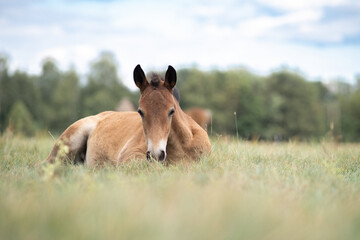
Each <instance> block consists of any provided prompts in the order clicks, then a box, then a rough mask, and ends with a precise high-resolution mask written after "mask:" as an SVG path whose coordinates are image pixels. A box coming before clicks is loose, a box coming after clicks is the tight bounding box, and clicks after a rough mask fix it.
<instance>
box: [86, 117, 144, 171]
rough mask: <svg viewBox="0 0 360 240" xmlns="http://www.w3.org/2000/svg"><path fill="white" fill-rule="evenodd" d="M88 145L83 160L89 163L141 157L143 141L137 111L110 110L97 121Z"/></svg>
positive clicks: (94, 163)
mask: <svg viewBox="0 0 360 240" xmlns="http://www.w3.org/2000/svg"><path fill="white" fill-rule="evenodd" d="M87 144H88V146H87V152H86V163H87V164H88V165H90V166H93V165H96V164H98V163H102V162H106V161H110V162H112V163H114V164H117V163H119V162H124V161H127V160H130V159H134V158H144V157H145V152H146V144H145V139H144V134H143V129H142V122H141V118H140V116H139V114H138V113H137V112H110V113H109V114H108V115H107V116H106V117H105V118H103V119H102V120H100V121H99V122H98V123H97V126H96V128H95V129H94V131H93V133H92V134H91V135H90V136H89V139H88V143H87Z"/></svg>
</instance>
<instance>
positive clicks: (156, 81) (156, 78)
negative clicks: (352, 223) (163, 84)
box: [150, 73, 164, 87]
mask: <svg viewBox="0 0 360 240" xmlns="http://www.w3.org/2000/svg"><path fill="white" fill-rule="evenodd" d="M150 79H151V80H150V84H151V86H153V87H158V86H159V83H160V81H164V79H162V77H161V76H160V75H159V74H157V73H151V75H150Z"/></svg>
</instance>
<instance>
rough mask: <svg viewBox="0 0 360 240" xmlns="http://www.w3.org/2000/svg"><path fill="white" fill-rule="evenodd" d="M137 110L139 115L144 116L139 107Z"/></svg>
mask: <svg viewBox="0 0 360 240" xmlns="http://www.w3.org/2000/svg"><path fill="white" fill-rule="evenodd" d="M137 112H138V113H139V114H140V116H141V117H142V118H143V117H144V113H143V111H142V110H141V109H138V110H137Z"/></svg>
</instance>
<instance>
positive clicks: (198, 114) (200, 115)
mask: <svg viewBox="0 0 360 240" xmlns="http://www.w3.org/2000/svg"><path fill="white" fill-rule="evenodd" d="M185 113H186V114H187V115H189V116H190V117H191V118H192V119H194V121H195V122H197V124H199V125H200V126H201V127H202V128H203V129H204V130H205V131H206V130H207V127H208V126H209V124H210V123H211V118H212V114H211V111H210V110H207V109H203V108H200V107H194V108H189V109H186V110H185Z"/></svg>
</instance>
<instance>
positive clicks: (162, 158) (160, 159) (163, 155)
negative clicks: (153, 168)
mask: <svg viewBox="0 0 360 240" xmlns="http://www.w3.org/2000/svg"><path fill="white" fill-rule="evenodd" d="M164 159H165V151H163V150H161V152H160V155H159V161H163V160H164Z"/></svg>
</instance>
